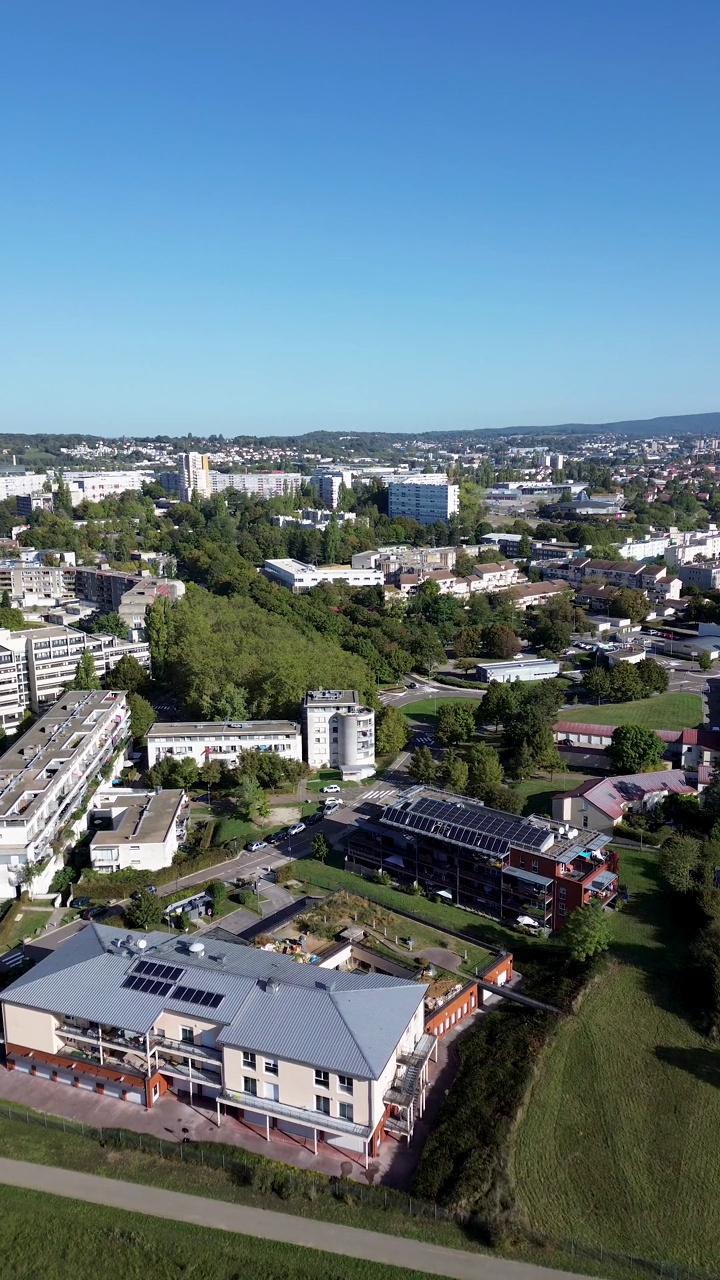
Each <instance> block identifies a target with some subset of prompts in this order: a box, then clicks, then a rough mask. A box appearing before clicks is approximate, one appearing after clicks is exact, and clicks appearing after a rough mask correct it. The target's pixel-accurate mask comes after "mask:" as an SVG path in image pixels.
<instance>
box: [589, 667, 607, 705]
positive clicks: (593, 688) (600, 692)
mask: <svg viewBox="0 0 720 1280" xmlns="http://www.w3.org/2000/svg"><path fill="white" fill-rule="evenodd" d="M583 684H584V686H585V692H586V693H588V694H589V695H590V697H591V698H597V704H598V706H600V702H601V700H602V699H603V698H609V696H610V675H609V673H608V672H607V671H606V670H605V668H604V667H591V668H590V670H589V671H588V673H587V675H586V676H585V679H584V681H583Z"/></svg>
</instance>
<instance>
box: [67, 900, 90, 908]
mask: <svg viewBox="0 0 720 1280" xmlns="http://www.w3.org/2000/svg"><path fill="white" fill-rule="evenodd" d="M69 905H70V906H71V907H76V908H77V909H78V910H79V909H80V908H82V907H89V906H90V899H89V898H71V900H70V903H69Z"/></svg>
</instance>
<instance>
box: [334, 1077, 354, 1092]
mask: <svg viewBox="0 0 720 1280" xmlns="http://www.w3.org/2000/svg"><path fill="white" fill-rule="evenodd" d="M353 1083H354V1081H353V1078H352V1076H338V1092H339V1093H352V1091H353Z"/></svg>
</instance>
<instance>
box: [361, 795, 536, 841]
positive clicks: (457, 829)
mask: <svg viewBox="0 0 720 1280" xmlns="http://www.w3.org/2000/svg"><path fill="white" fill-rule="evenodd" d="M382 820H383V821H384V822H390V823H392V824H394V825H395V826H400V827H406V828H408V829H410V830H411V831H421V832H424V833H425V834H427V835H435V836H440V837H441V838H442V839H445V840H450V841H452V842H453V843H454V844H463V845H466V846H468V847H469V848H474V849H482V850H483V851H484V852H486V853H496V854H499V855H502V854H505V853H507V851H508V849H509V848H510V845H511V844H512V843H518V844H523V845H526V846H529V847H530V848H533V849H541V848H542V846H543V845H544V843H545V841H546V840H547V837H548V832H547V831H543V830H542V828H540V827H534V826H533V825H532V824H531V823H529V822H526V821H524V820H523V819H522V818H515V817H512V816H511V815H509V814H504V813H497V812H496V811H495V810H493V809H482V808H479V807H478V808H472V809H471V808H469V807H467V806H465V805H464V804H462V803H457V802H456V803H453V802H451V801H446V800H432V799H430V798H421V799H420V800H417V801H415V803H414V804H412V805H411V806H410V807H408V808H406V807H405V806H404V805H402V804H396V805H390V806H389V807H388V808H387V809H386V810H385V812H384V814H383V819H382Z"/></svg>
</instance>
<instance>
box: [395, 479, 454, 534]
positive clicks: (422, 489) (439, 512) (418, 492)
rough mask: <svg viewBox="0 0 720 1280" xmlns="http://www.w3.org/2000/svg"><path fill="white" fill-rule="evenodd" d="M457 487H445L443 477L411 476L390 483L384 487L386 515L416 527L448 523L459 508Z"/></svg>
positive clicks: (446, 485)
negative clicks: (414, 524) (444, 521)
mask: <svg viewBox="0 0 720 1280" xmlns="http://www.w3.org/2000/svg"><path fill="white" fill-rule="evenodd" d="M459 495H460V486H459V485H457V484H449V483H448V481H447V479H446V478H445V476H444V475H442V474H439V475H414V476H412V477H411V478H408V479H407V480H405V479H402V480H392V481H391V482H390V484H389V485H388V515H389V516H390V519H391V520H392V519H394V518H395V517H396V516H408V517H409V518H410V519H411V520H417V522H418V524H434V523H435V521H436V520H449V519H450V517H451V516H453V515H456V514H457V512H458V510H459V505H460V496H459Z"/></svg>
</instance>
